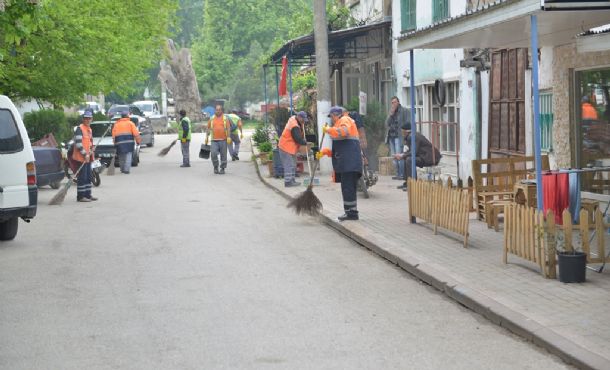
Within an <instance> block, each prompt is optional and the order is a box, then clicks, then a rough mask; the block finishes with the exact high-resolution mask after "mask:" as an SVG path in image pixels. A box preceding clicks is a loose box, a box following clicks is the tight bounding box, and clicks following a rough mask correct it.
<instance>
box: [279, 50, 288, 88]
mask: <svg viewBox="0 0 610 370" xmlns="http://www.w3.org/2000/svg"><path fill="white" fill-rule="evenodd" d="M287 72H288V59H287V58H286V56H284V57H283V58H282V77H281V78H280V86H279V95H280V96H284V95H287V94H288V91H287V89H286V75H287Z"/></svg>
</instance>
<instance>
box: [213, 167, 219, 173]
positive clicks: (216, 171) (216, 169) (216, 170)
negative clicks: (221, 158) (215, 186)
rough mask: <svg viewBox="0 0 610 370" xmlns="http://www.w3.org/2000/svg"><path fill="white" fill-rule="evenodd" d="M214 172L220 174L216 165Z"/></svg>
mask: <svg viewBox="0 0 610 370" xmlns="http://www.w3.org/2000/svg"><path fill="white" fill-rule="evenodd" d="M214 173H215V174H217V175H218V173H219V172H218V167H214Z"/></svg>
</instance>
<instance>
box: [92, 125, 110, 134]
mask: <svg viewBox="0 0 610 370" xmlns="http://www.w3.org/2000/svg"><path fill="white" fill-rule="evenodd" d="M110 125H111V123H110V122H95V123H91V132H92V134H93V137H102V136H103V135H104V133H105V132H106V129H107V128H108V126H110ZM108 132H110V131H108ZM106 136H108V133H107V134H106Z"/></svg>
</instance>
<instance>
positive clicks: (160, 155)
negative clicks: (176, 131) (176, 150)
mask: <svg viewBox="0 0 610 370" xmlns="http://www.w3.org/2000/svg"><path fill="white" fill-rule="evenodd" d="M177 142H178V140H174V141H172V143H171V144H169V145H168V146H167V147H165V148H163V149H161V151H160V152H159V154H157V155H158V156H159V157H165V156H166V155H167V153H169V151H170V150H171V149H172V148H173V147H174V145H176V143H177Z"/></svg>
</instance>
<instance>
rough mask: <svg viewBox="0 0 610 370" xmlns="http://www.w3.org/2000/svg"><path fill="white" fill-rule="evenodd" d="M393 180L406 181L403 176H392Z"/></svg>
mask: <svg viewBox="0 0 610 370" xmlns="http://www.w3.org/2000/svg"><path fill="white" fill-rule="evenodd" d="M392 180H403V181H404V180H405V178H404V177H402V176H392Z"/></svg>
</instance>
